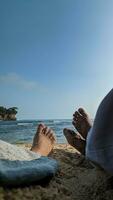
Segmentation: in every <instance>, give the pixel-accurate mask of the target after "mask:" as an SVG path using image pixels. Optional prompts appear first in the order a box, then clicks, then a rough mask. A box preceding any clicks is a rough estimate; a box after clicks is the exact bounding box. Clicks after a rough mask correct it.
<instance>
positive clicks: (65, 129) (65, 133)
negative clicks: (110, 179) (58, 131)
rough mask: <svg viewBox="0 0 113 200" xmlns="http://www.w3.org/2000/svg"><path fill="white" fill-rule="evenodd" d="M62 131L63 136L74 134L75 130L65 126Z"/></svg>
mask: <svg viewBox="0 0 113 200" xmlns="http://www.w3.org/2000/svg"><path fill="white" fill-rule="evenodd" d="M63 133H64V135H65V136H67V135H69V134H70V135H75V132H74V131H73V130H70V129H67V128H64V129H63Z"/></svg>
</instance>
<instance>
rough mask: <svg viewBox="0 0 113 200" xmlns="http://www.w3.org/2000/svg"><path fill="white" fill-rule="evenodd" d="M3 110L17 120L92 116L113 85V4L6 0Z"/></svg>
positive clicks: (1, 7)
mask: <svg viewBox="0 0 113 200" xmlns="http://www.w3.org/2000/svg"><path fill="white" fill-rule="evenodd" d="M0 27H1V31H0V105H3V106H7V107H11V106H17V107H18V108H19V111H18V119H50V118H71V117H72V114H73V112H74V110H75V109H77V108H78V107H79V106H80V107H81V106H83V107H85V108H86V109H87V110H88V112H89V113H90V114H91V115H92V117H93V116H94V114H95V111H96V109H97V106H98V104H99V102H100V101H101V99H102V98H103V97H104V95H105V94H106V93H107V92H108V91H109V90H110V89H111V88H112V86H113V1H112V0H92V1H91V0H85V1H84V0H32V1H31V0H19V1H18V0H10V1H8V0H1V1H0Z"/></svg>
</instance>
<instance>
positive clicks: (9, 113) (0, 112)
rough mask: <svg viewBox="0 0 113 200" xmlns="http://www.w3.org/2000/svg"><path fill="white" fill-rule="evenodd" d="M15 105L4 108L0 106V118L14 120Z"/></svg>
mask: <svg viewBox="0 0 113 200" xmlns="http://www.w3.org/2000/svg"><path fill="white" fill-rule="evenodd" d="M17 109H18V108H17V107H11V108H5V107H3V106H0V120H4V121H7V120H8V121H9V120H16V114H17Z"/></svg>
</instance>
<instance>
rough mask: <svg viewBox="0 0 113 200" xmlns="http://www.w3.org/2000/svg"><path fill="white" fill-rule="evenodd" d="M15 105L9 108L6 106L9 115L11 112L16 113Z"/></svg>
mask: <svg viewBox="0 0 113 200" xmlns="http://www.w3.org/2000/svg"><path fill="white" fill-rule="evenodd" d="M17 109H18V108H17V107H11V108H8V109H7V114H9V115H11V114H14V115H16V114H17Z"/></svg>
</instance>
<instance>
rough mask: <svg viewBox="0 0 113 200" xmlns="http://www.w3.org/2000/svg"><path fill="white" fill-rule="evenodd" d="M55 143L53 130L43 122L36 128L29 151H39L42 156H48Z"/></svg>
mask: <svg viewBox="0 0 113 200" xmlns="http://www.w3.org/2000/svg"><path fill="white" fill-rule="evenodd" d="M54 144H55V136H54V132H53V131H52V130H51V129H50V128H48V127H46V126H45V125H43V124H40V125H39V126H38V128H37V132H36V134H35V136H34V139H33V144H32V148H31V151H34V152H36V153H40V154H41V155H42V156H48V155H49V153H50V152H51V151H52V149H53V147H54Z"/></svg>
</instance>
